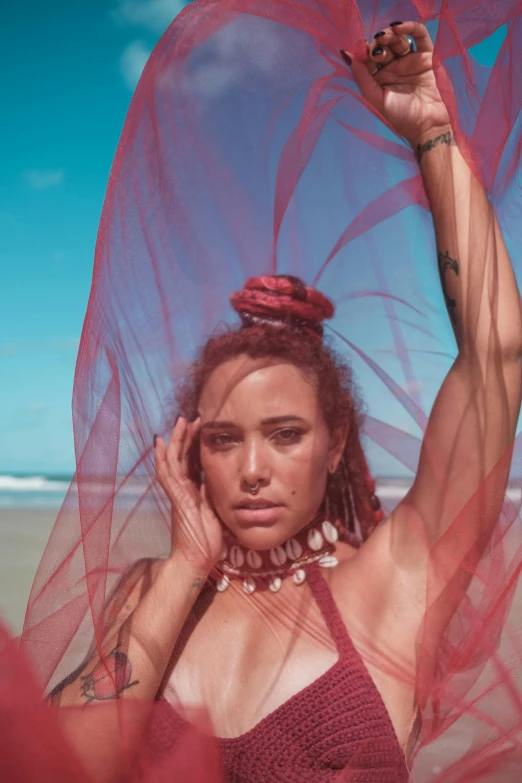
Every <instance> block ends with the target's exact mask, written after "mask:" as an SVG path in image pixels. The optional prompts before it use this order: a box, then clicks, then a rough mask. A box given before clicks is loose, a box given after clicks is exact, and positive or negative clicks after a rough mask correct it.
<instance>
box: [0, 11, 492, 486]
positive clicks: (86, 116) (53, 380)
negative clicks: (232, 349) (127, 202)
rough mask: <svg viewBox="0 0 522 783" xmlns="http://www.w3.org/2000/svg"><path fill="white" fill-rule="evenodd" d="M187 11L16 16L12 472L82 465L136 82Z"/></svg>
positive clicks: (6, 365)
mask: <svg viewBox="0 0 522 783" xmlns="http://www.w3.org/2000/svg"><path fill="white" fill-rule="evenodd" d="M183 5H184V3H183V2H182V0H113V2H111V0H89V2H86V0H74V1H73V2H70V1H69V2H65V1H64V0H48V2H46V3H41V2H36V0H28V2H25V3H10V4H8V6H7V7H6V8H5V9H4V11H3V20H2V21H3V29H4V32H5V33H6V34H5V35H4V40H3V51H4V69H3V71H4V89H3V90H2V100H3V110H4V122H3V125H2V142H3V145H2V146H3V149H4V156H3V160H2V168H1V172H0V268H1V294H0V406H1V410H2V416H1V417H0V472H3V473H6V472H7V473H26V472H44V473H62V472H72V470H73V469H74V457H73V446H72V427H71V413H70V411H71V394H72V382H73V373H74V365H75V359H76V351H77V347H78V342H79V337H80V332H81V327H82V321H83V316H84V313H85V308H86V305H87V298H88V295H89V286H90V279H91V271H92V259H93V252H94V243H95V239H96V231H97V226H98V221H99V216H100V211H101V207H102V202H103V196H104V191H105V186H106V182H107V178H108V174H109V169H110V165H111V161H112V157H113V154H114V151H115V148H116V144H117V141H118V137H119V134H120V131H121V128H122V125H123V121H124V118H125V113H126V111H127V108H128V105H129V100H130V98H131V95H132V90H133V88H134V87H135V85H136V83H137V80H138V78H139V74H140V73H141V70H142V68H143V66H144V64H145V61H146V59H147V57H148V54H149V53H150V51H151V50H152V48H153V46H154V43H155V42H156V40H157V39H158V37H159V35H160V34H161V33H162V32H163V31H164V29H165V28H166V27H167V25H168V23H169V22H170V21H171V20H172V19H173V18H174V16H175V15H176V14H177V13H178V12H179V11H180V10H181V8H182V7H183ZM501 38H502V33H500V34H499V35H497V36H495V37H494V38H493V40H492V41H490V42H489V43H487V44H485V45H484V46H482V47H481V49H480V51H479V52H477V54H478V55H479V58H480V59H481V61H482V62H488V61H491V59H492V58H493V57H494V55H495V53H496V51H497V50H498V46H499V44H500V41H501Z"/></svg>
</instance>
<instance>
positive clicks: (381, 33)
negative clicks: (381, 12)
mask: <svg viewBox="0 0 522 783" xmlns="http://www.w3.org/2000/svg"><path fill="white" fill-rule="evenodd" d="M383 35H386V33H385V32H384V30H381V31H380V33H375V35H374V36H373V37H374V38H375V39H376V40H377V38H382V36H383Z"/></svg>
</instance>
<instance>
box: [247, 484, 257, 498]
mask: <svg viewBox="0 0 522 783" xmlns="http://www.w3.org/2000/svg"><path fill="white" fill-rule="evenodd" d="M246 485H247V487H248V494H249V495H257V493H258V492H259V481H256V483H255V484H249V483H248V481H247V482H246Z"/></svg>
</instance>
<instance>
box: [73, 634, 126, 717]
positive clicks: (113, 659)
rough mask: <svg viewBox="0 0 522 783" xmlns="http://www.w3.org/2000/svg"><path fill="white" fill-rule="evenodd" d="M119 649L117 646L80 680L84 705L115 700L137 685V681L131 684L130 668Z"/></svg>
mask: <svg viewBox="0 0 522 783" xmlns="http://www.w3.org/2000/svg"><path fill="white" fill-rule="evenodd" d="M119 647H120V645H119V644H118V645H117V646H116V647H115V648H114V650H111V652H110V653H109V654H108V655H107V656H105V658H103V660H101V661H99V663H97V664H96V666H95V667H94V669H93V670H92V672H90V674H86V675H84V676H83V677H81V678H80V679H81V680H82V686H81V695H82V696H83V697H84V698H85V699H86V702H85V704H90V703H91V701H107V699H117V698H118V697H119V695H120V694H121V693H123V691H125V690H127V689H128V688H132V686H133V685H137V684H138V683H139V680H134V682H131V679H132V666H131V664H130V661H129V659H128V658H127V656H126V655H125V653H123V652H120V651H119V650H118V648H119Z"/></svg>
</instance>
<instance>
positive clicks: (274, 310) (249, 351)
mask: <svg viewBox="0 0 522 783" xmlns="http://www.w3.org/2000/svg"><path fill="white" fill-rule="evenodd" d="M231 302H232V306H233V307H234V309H235V310H236V311H237V312H238V313H239V314H240V317H241V320H242V324H241V325H239V326H234V327H223V328H222V329H221V330H220V331H218V332H216V333H214V334H213V335H212V336H211V337H210V339H209V340H208V341H207V342H206V344H205V345H204V346H203V348H202V349H201V351H200V353H199V356H198V357H197V359H196V360H195V361H194V362H193V364H192V365H191V367H190V369H189V372H188V374H187V377H186V379H185V382H184V384H183V386H182V387H181V389H180V390H179V393H178V395H177V401H178V407H179V410H180V413H181V414H182V415H184V416H186V417H187V418H188V419H189V420H192V419H194V418H195V416H196V415H197V409H198V404H199V399H200V396H201V392H202V390H203V387H204V385H205V383H206V381H207V379H208V378H209V376H210V375H211V373H212V372H213V371H214V370H215V369H216V368H217V367H219V366H220V365H221V364H223V363H224V362H226V361H228V360H230V359H234V358H235V357H237V356H239V355H245V356H248V357H250V358H251V359H265V358H277V359H282V360H283V361H285V362H289V363H291V364H293V365H295V366H296V367H298V368H299V369H300V370H301V371H302V372H303V373H304V374H305V375H307V376H308V377H310V378H311V379H312V380H313V381H314V382H315V386H316V389H317V395H318V399H319V404H320V405H321V409H322V412H323V416H324V419H325V421H326V424H327V426H328V428H329V429H330V431H333V430H334V429H335V428H336V427H338V426H339V425H341V424H347V425H348V437H347V440H346V447H345V450H344V454H343V458H342V460H341V462H340V465H339V467H338V469H337V471H336V473H335V474H334V475H333V476H331V478H330V481H329V484H328V488H327V492H326V497H325V502H326V503H327V505H328V506H329V513H331V514H335V516H336V518H338V519H340V520H343V521H344V525H345V529H346V537H347V540H350V541H352V542H353V543H356V544H357V543H361V542H362V541H364V540H365V539H366V538H367V537H368V536H369V535H370V533H371V532H372V530H373V529H374V528H375V527H376V525H377V524H378V523H379V522H380V521H381V520H382V518H383V513H382V511H381V509H380V503H379V501H378V499H377V497H376V495H375V482H374V481H373V479H372V477H371V475H370V472H369V469H368V464H367V461H366V457H365V455H364V451H363V448H362V445H361V439H360V433H361V429H362V423H363V418H364V414H363V404H362V400H361V397H360V395H359V392H358V389H357V386H356V383H355V380H354V377H353V373H352V370H351V368H350V367H349V365H348V364H347V363H346V362H345V361H344V360H343V359H342V358H341V357H340V356H338V355H337V354H336V353H335V352H334V351H333V349H332V348H330V347H329V346H328V345H326V344H325V343H324V342H323V340H322V334H323V329H322V321H323V320H324V319H325V318H331V317H332V315H333V313H334V307H333V305H332V303H331V302H330V300H329V299H327V298H326V297H325V296H324V295H323V294H321V293H320V292H318V291H315V290H314V289H312V288H309V287H307V286H305V285H304V283H303V282H302V281H301V280H300V279H299V278H295V277H291V276H288V275H276V276H272V277H268V276H266V277H259V278H253V279H251V280H249V281H248V282H247V283H246V285H245V287H244V289H243V290H242V291H239V292H237V293H234V294H232V296H231ZM310 338H311V339H310ZM189 466H190V472H191V475H192V477H193V478H194V480H196V481H197V482H199V481H200V480H201V468H200V465H199V447H198V446H197V444H195V447H194V448H193V449H192V451H191V454H190V455H189Z"/></svg>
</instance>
